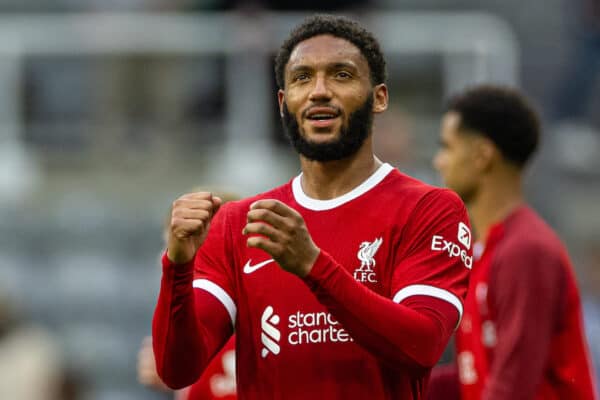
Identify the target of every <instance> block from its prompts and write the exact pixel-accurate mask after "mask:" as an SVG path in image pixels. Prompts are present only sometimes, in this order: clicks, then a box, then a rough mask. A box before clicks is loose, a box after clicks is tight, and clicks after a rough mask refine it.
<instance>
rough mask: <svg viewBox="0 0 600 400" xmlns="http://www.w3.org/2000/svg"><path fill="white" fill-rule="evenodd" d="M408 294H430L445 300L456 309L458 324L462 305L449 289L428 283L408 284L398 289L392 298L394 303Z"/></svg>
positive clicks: (461, 313) (408, 295)
mask: <svg viewBox="0 0 600 400" xmlns="http://www.w3.org/2000/svg"><path fill="white" fill-rule="evenodd" d="M410 296H431V297H435V298H436V299H441V300H445V301H447V302H448V303H450V304H452V305H453V306H454V307H456V309H457V310H458V323H459V324H460V320H461V319H462V315H463V305H462V302H461V301H460V299H459V298H458V297H456V296H455V295H454V294H452V293H450V292H449V291H447V290H444V289H440V288H437V287H435V286H429V285H410V286H406V287H403V288H402V289H400V290H398V292H397V293H396V294H395V295H394V298H393V299H392V300H393V301H394V303H400V302H401V301H402V300H404V299H406V298H407V297H410ZM457 326H458V324H457Z"/></svg>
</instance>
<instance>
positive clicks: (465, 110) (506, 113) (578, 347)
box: [429, 86, 595, 400]
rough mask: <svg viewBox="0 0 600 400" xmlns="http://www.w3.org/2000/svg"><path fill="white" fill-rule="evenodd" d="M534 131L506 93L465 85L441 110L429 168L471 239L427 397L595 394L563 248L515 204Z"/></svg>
mask: <svg viewBox="0 0 600 400" xmlns="http://www.w3.org/2000/svg"><path fill="white" fill-rule="evenodd" d="M539 131H540V128H539V123H538V118H537V116H536V114H535V112H534V111H533V110H532V108H531V107H530V105H529V104H528V102H527V101H526V100H525V99H524V98H523V96H522V95H521V94H519V93H518V92H517V91H515V90H512V89H508V88H502V87H495V86H480V87H475V88H473V89H471V90H467V91H465V92H464V93H462V94H459V95H458V96H456V97H454V98H453V99H451V100H450V102H449V104H448V107H447V112H446V113H445V115H444V117H443V120H442V127H441V144H442V147H441V149H440V150H439V152H438V154H437V155H436V157H435V159H434V165H435V167H436V168H437V169H438V170H439V171H440V173H441V175H442V179H443V180H444V182H445V184H446V185H447V186H448V187H449V188H450V189H453V190H455V191H456V192H457V193H458V195H459V196H460V197H461V198H462V199H463V201H464V202H465V204H466V205H467V208H468V209H469V214H470V217H471V221H472V223H473V229H474V232H475V235H476V236H477V238H478V243H477V245H476V247H475V250H474V253H475V258H476V262H475V265H474V267H473V270H472V273H471V278H470V282H469V291H468V296H467V300H466V303H465V312H464V316H463V319H462V322H461V324H460V327H459V329H458V331H457V334H456V351H457V365H458V371H456V369H454V372H453V371H452V369H450V370H445V371H444V370H440V371H438V370H436V371H434V375H433V377H432V382H431V387H430V390H431V394H430V395H429V398H438V399H450V398H452V396H451V395H450V390H449V389H448V386H447V385H448V384H449V383H451V381H452V379H454V382H457V383H458V382H460V398H461V399H462V400H474V399H486V400H500V399H503V400H504V399H511V400H512V399H544V400H552V399H561V400H562V399H569V400H578V399H582V400H583V399H586V400H588V399H594V398H595V397H594V389H593V384H592V382H593V380H592V373H591V365H590V362H589V357H588V352H587V345H586V342H585V339H584V335H583V326H582V316H581V304H580V300H579V294H578V289H577V286H576V282H575V278H574V276H573V271H572V268H571V264H570V262H569V259H568V256H567V252H566V250H565V248H564V247H563V245H562V244H561V242H560V240H559V239H558V237H557V236H556V234H555V233H554V232H553V231H552V229H551V228H550V227H549V226H548V225H547V224H546V223H545V222H544V221H543V220H542V219H541V218H540V217H539V216H538V215H537V214H536V213H535V212H534V211H533V210H532V209H531V208H529V207H528V206H527V205H526V203H525V201H524V198H523V188H522V180H523V169H524V167H525V165H526V164H527V162H528V161H529V159H530V158H531V156H532V154H533V153H534V151H535V149H536V147H537V144H538V137H539ZM436 393H440V395H438V396H439V397H436Z"/></svg>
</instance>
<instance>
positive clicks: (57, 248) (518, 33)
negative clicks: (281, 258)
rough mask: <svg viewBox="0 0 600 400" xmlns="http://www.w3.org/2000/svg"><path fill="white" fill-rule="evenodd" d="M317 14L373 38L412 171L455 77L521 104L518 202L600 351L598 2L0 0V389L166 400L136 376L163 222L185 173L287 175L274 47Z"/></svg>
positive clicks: (386, 132) (235, 187)
mask: <svg viewBox="0 0 600 400" xmlns="http://www.w3.org/2000/svg"><path fill="white" fill-rule="evenodd" d="M300 3H301V4H300ZM313 10H318V11H336V12H340V13H344V14H346V15H349V16H354V17H355V18H358V19H359V20H361V21H362V22H363V23H364V24H365V25H366V26H367V27H368V28H370V29H371V30H372V31H374V32H375V33H376V35H377V36H378V37H379V39H380V41H381V43H382V46H383V49H384V52H385V53H386V55H387V61H388V70H389V77H390V79H389V85H388V86H389V88H390V95H391V102H392V104H391V107H390V109H389V110H388V112H386V113H385V114H384V115H383V116H381V117H380V118H378V119H377V120H376V130H375V132H376V135H375V139H376V146H377V149H378V151H377V153H378V155H379V156H380V158H382V159H384V160H386V161H388V162H390V163H392V164H394V165H395V166H397V167H398V168H400V169H401V170H403V171H405V172H406V173H409V174H411V175H414V176H416V177H418V178H421V179H423V180H425V181H428V182H431V183H436V184H437V183H439V181H438V178H437V176H436V174H435V173H434V171H433V169H432V167H431V158H432V156H433V155H434V153H435V152H436V150H437V142H438V139H437V138H438V127H439V118H440V114H441V107H442V103H443V101H444V99H445V98H446V97H447V96H448V95H450V94H451V93H452V92H453V91H455V90H458V89H461V88H463V87H465V86H466V85H469V84H472V83H476V82H484V81H491V82H498V83H505V84H510V85H516V86H519V87H521V88H522V89H523V90H524V91H525V93H526V94H527V95H528V96H529V97H530V98H531V99H532V100H533V101H534V102H535V104H536V105H537V107H538V110H539V111H540V113H541V115H542V116H543V121H544V130H545V136H544V140H543V148H542V151H541V152H540V153H539V154H538V156H537V158H536V160H535V162H534V163H533V165H532V168H531V169H530V173H529V181H528V183H527V185H528V194H529V198H530V200H531V202H532V203H533V204H534V206H535V207H536V208H537V209H538V210H539V211H540V213H541V214H542V215H543V216H544V217H545V218H546V219H547V220H548V221H549V222H550V224H551V225H552V226H553V227H555V228H556V229H557V230H558V232H559V233H560V234H561V236H562V238H563V239H564V240H565V242H566V243H567V245H568V247H569V250H570V252H571V255H572V257H573V260H574V262H575V267H576V271H577V274H578V279H579V282H580V285H581V287H582V291H583V292H582V293H583V294H582V295H583V299H584V303H585V312H586V323H587V331H588V336H589V340H590V344H591V346H592V348H593V350H594V352H595V359H596V362H597V361H598V360H599V359H600V184H599V183H600V79H598V76H599V75H600V1H599V0H546V1H543V2H542V1H538V2H523V1H521V0H501V1H500V0H487V1H479V0H454V1H452V0H450V1H449V0H371V1H369V0H354V1H348V0H346V1H326V0H321V1H302V2H300V1H294V2H293V1H268V0H264V1H233V0H231V1H227V0H1V1H0V398H2V399H5V398H6V399H9V398H11V399H17V400H19V399H50V398H51V397H47V396H45V395H41V394H36V393H52V391H53V390H54V391H55V392H60V393H61V394H60V395H59V397H58V398H60V399H86V400H87V399H90V400H113V399H115V400H116V399H126V400H128V399H132V400H133V399H161V398H168V397H169V396H168V395H160V394H156V393H153V392H151V391H149V390H148V389H145V388H143V387H142V386H140V385H139V384H138V383H137V381H136V371H135V366H136V357H137V351H138V348H139V345H140V342H141V340H142V338H143V337H144V336H145V335H148V334H149V333H150V323H151V317H152V311H153V306H154V302H155V298H156V294H157V292H158V286H159V281H160V269H159V255H160V253H161V250H162V246H163V244H162V232H161V231H162V224H163V221H164V218H165V216H166V214H167V211H168V208H169V207H170V204H171V202H172V201H173V200H174V199H175V198H177V197H178V196H180V195H181V194H183V193H185V192H187V191H188V190H189V189H190V188H192V187H194V186H198V185H202V186H206V187H212V188H219V189H224V190H230V191H234V192H237V193H240V194H241V195H251V194H255V193H257V192H260V191H263V190H266V189H268V188H270V187H273V186H275V185H279V184H282V183H284V182H286V181H287V180H289V179H290V178H291V177H292V176H295V175H296V174H297V173H298V171H299V166H298V162H297V157H296V155H295V154H294V153H293V151H292V150H291V149H290V148H289V147H288V145H287V143H286V140H285V139H284V137H283V134H282V132H281V127H280V123H279V121H278V118H279V117H278V110H277V107H276V87H275V83H274V78H273V72H272V60H273V56H274V53H275V52H276V50H277V48H278V46H279V44H280V42H281V41H282V40H283V38H284V37H285V36H286V34H287V33H288V31H289V29H290V28H291V27H292V26H293V25H295V24H296V23H298V22H299V21H300V20H301V19H302V17H303V16H305V15H306V13H309V12H311V11H313ZM15 330H19V332H20V333H19V335H16V336H15V335H12V336H11V335H10V333H11V332H15ZM11 337H12V339H11ZM14 337H18V339H14ZM16 366H19V367H21V366H22V367H23V368H25V369H27V368H29V369H30V370H31V375H30V376H31V377H30V378H29V379H27V380H26V381H25V382H20V381H19V378H18V376H17V374H15V373H13V372H14V371H15V370H16V369H17V367H16ZM597 369H598V368H597ZM48 385H54V386H48ZM9 386H10V387H13V388H14V387H17V386H23V387H24V388H25V389H27V390H28V391H29V393H30V394H29V396H31V397H23V396H25V395H22V394H21V395H20V396H21V397H14V395H13V397H11V396H9V395H8V394H9V393H12V392H10V391H9ZM36 390H38V391H39V392H36ZM22 393H25V392H22ZM53 399H54V398H53Z"/></svg>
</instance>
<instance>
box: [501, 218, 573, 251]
mask: <svg viewBox="0 0 600 400" xmlns="http://www.w3.org/2000/svg"><path fill="white" fill-rule="evenodd" d="M497 253H498V256H499V257H503V258H504V257H507V258H511V259H514V258H525V259H527V260H530V261H534V260H536V259H540V260H546V261H547V260H549V259H557V260H558V259H562V258H564V257H565V254H566V249H565V247H564V245H563V243H562V241H561V240H560V238H559V237H558V235H557V234H556V232H555V231H554V230H553V229H552V228H551V227H550V226H549V225H548V224H547V223H546V221H544V220H543V219H542V218H541V217H540V216H539V215H538V214H537V213H536V212H535V211H534V210H533V209H531V208H529V207H522V208H521V209H520V210H518V211H516V212H515V213H514V214H513V215H511V216H510V217H509V218H508V219H507V220H506V221H505V223H504V238H503V240H502V242H501V243H500V245H499V246H498V251H497Z"/></svg>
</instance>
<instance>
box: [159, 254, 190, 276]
mask: <svg viewBox="0 0 600 400" xmlns="http://www.w3.org/2000/svg"><path fill="white" fill-rule="evenodd" d="M161 261H162V268H163V274H166V273H167V272H169V271H173V272H175V273H178V272H181V273H184V275H187V274H185V273H186V272H189V273H193V271H194V260H193V259H192V261H190V262H188V263H185V264H175V263H174V262H173V261H171V260H170V259H169V256H168V255H167V250H165V252H164V254H163V256H162V260H161Z"/></svg>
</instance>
